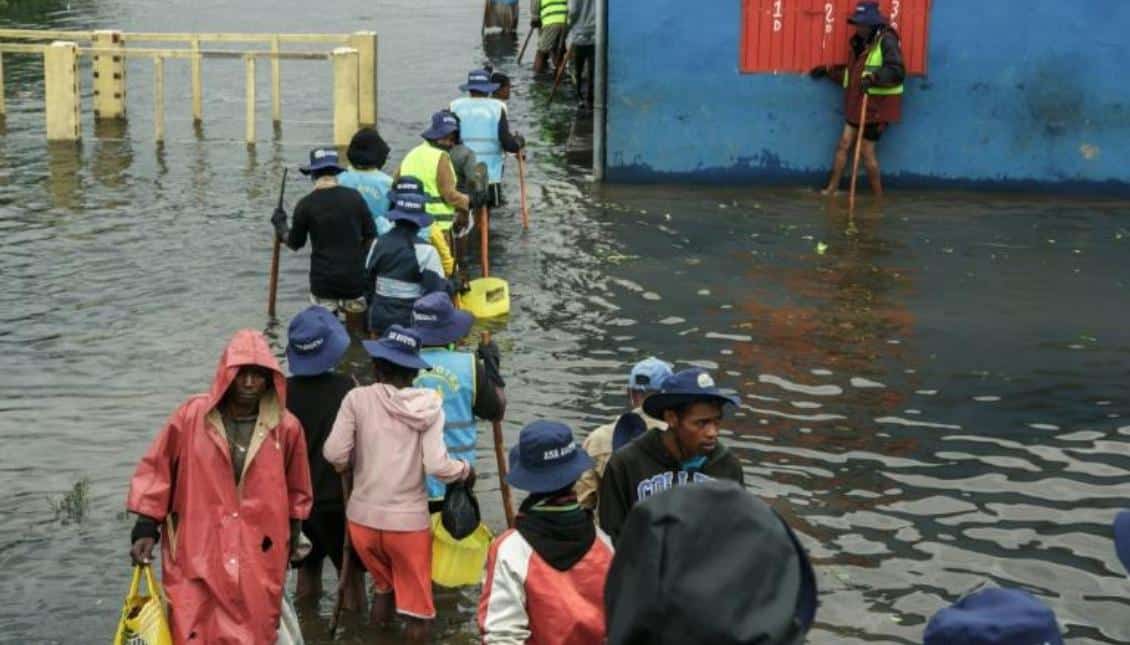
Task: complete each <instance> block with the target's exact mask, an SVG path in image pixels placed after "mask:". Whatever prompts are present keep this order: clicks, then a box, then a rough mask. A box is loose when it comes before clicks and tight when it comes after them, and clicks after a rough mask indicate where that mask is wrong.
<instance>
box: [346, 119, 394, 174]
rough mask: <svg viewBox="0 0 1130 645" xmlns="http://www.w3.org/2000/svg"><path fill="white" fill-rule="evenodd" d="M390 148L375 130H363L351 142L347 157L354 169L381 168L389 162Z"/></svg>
mask: <svg viewBox="0 0 1130 645" xmlns="http://www.w3.org/2000/svg"><path fill="white" fill-rule="evenodd" d="M388 153H389V147H388V144H387V143H385V140H384V139H382V138H381V135H380V133H379V132H377V131H376V129H374V128H361V129H360V130H358V131H357V132H356V133H355V134H354V135H353V138H352V139H350V141H349V149H348V150H346V151H345V157H346V158H347V159H349V163H351V164H353V167H354V168H380V167H381V166H383V165H385V162H386V161H388Z"/></svg>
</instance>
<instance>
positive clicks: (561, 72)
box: [546, 45, 573, 106]
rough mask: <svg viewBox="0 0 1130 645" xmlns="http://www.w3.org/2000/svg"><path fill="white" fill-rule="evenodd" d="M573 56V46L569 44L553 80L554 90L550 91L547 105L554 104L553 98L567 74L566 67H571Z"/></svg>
mask: <svg viewBox="0 0 1130 645" xmlns="http://www.w3.org/2000/svg"><path fill="white" fill-rule="evenodd" d="M572 56H573V46H572V45H569V49H566V50H565V56H563V57H562V58H561V66H560V67H558V68H557V78H556V79H555V80H554V81H553V90H552V91H550V93H549V100H548V101H546V105H547V106H548V105H552V104H553V98H554V97H555V96H557V88H558V87H560V86H561V78H562V77H563V76H564V75H565V69H566V68H567V67H569V58H570V57H572Z"/></svg>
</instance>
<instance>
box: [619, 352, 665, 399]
mask: <svg viewBox="0 0 1130 645" xmlns="http://www.w3.org/2000/svg"><path fill="white" fill-rule="evenodd" d="M668 376H671V365H670V363H665V362H663V361H661V360H659V359H658V358H655V357H654V356H652V357H650V358H645V359H644V360H642V361H640V362H638V363H636V364H635V365H633V366H632V372H631V374H629V375H628V389H629V390H636V391H639V392H658V391H659V388H660V387H662V386H663V381H665V380H666V379H667V377H668Z"/></svg>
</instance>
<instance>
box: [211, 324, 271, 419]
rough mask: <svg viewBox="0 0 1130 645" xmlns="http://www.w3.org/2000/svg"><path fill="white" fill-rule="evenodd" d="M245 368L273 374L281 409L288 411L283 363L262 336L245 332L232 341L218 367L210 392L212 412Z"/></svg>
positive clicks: (248, 331) (239, 333) (240, 332)
mask: <svg viewBox="0 0 1130 645" xmlns="http://www.w3.org/2000/svg"><path fill="white" fill-rule="evenodd" d="M244 365H255V366H258V367H262V368H266V369H269V370H271V373H272V377H271V381H272V383H273V384H274V386H275V387H274V389H275V395H276V396H277V397H278V399H279V407H280V408H285V407H286V376H284V375H283V372H282V370H281V369H280V368H279V362H278V360H277V359H276V358H275V355H274V354H272V353H271V347H270V345H268V344H267V339H266V337H264V336H263V334H262V332H259V331H256V330H254V329H241V330H239V331H237V332H236V333H235V336H232V339H231V340H230V341H228V346H227V347H225V348H224V353H223V355H222V356H220V363H219V364H218V365H216V375H215V376H214V377H213V378H212V387H211V388H210V389H209V390H208V409H210V410H211V409H214V408H215V407H216V406H218V405H219V404H220V401H222V400H223V398H224V394H226V393H227V391H228V388H229V387H231V384H232V381H234V380H235V376H236V374H239V368H240V367H242V366H244Z"/></svg>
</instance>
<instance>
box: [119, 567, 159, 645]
mask: <svg viewBox="0 0 1130 645" xmlns="http://www.w3.org/2000/svg"><path fill="white" fill-rule="evenodd" d="M142 570H144V571H145V586H146V587H148V588H149V595H148V596H143V595H141V572H142ZM161 595H162V593H161V585H160V584H158V583H157V578H156V577H155V576H154V575H153V567H151V566H149V565H147V564H146V565H140V564H139V565H134V567H133V582H131V583H130V585H129V593H128V594H126V604H125V606H123V607H122V619H121V620H120V621H118V633H117V634H116V635H115V636H114V644H113V645H173V637H172V635H171V634H170V633H169V619H168V617H166V616H165V603H164V602H162V600H161Z"/></svg>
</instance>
